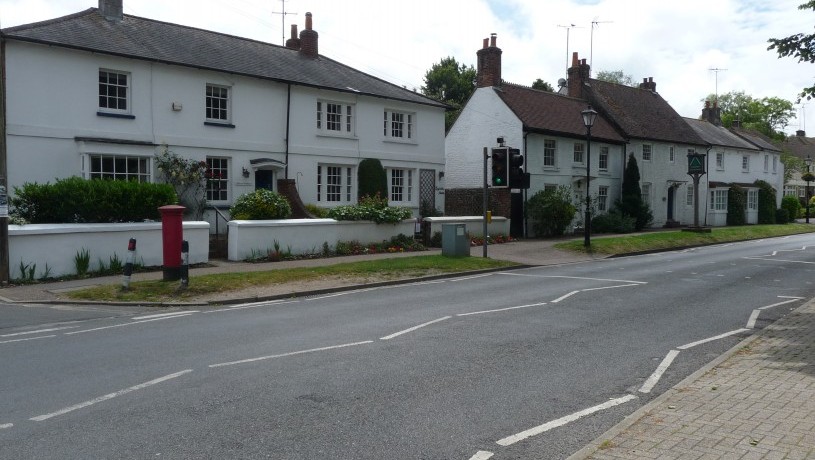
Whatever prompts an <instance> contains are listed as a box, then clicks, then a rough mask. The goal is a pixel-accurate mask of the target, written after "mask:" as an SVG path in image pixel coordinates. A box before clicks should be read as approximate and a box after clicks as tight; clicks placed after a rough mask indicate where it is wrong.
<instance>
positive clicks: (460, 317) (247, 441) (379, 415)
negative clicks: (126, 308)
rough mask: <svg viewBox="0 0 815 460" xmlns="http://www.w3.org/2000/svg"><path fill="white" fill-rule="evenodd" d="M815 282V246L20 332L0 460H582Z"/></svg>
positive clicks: (4, 404) (1, 342) (8, 364)
mask: <svg viewBox="0 0 815 460" xmlns="http://www.w3.org/2000/svg"><path fill="white" fill-rule="evenodd" d="M808 245H812V246H813V247H812V248H808V247H807V246H808ZM813 269H815V239H814V238H813V237H812V236H811V235H803V236H791V237H785V238H779V239H768V240H763V241H753V242H744V243H736V244H728V245H719V246H712V247H706V248H700V249H696V250H687V251H678V252H667V253H659V254H653V255H646V256H637V257H627V258H618V259H607V260H603V261H598V262H589V263H581V264H573V265H565V266H552V267H542V268H531V269H524V270H515V271H506V272H497V273H493V274H488V275H480V276H472V277H460V278H453V279H447V280H439V281H435V282H429V283H413V284H406V285H399V286H392V287H387V288H376V289H370V290H360V291H354V292H347V293H339V294H333V295H324V296H318V297H312V298H305V299H296V300H290V301H277V302H268V303H259V304H246V305H238V306H231V307H222V308H217V309H216V308H213V309H197V310H186V311H174V312H168V313H158V314H155V313H147V314H143V315H136V316H113V317H108V318H96V319H93V320H87V321H71V322H64V323H57V324H48V325H44V326H43V327H42V328H40V329H33V330H32V329H31V328H30V327H28V328H19V329H14V328H10V329H9V328H7V329H3V330H2V332H0V366H2V369H3V372H2V378H0V394H2V395H3V397H2V398H0V446H2V447H0V458H14V459H18V458H60V459H63V458H82V459H88V458H275V459H317V458H342V459H479V460H483V459H487V458H493V459H509V458H530V459H532V458H535V459H538V458H565V457H568V456H569V455H570V454H571V453H573V452H575V451H577V450H578V449H580V448H581V447H583V446H584V445H585V444H587V443H588V442H590V441H591V440H593V439H594V438H596V437H597V436H598V435H600V434H601V433H603V432H604V431H606V430H607V429H608V428H610V427H611V426H613V425H614V424H616V423H617V422H619V421H620V420H621V419H622V418H623V417H625V416H626V415H628V414H630V413H632V412H633V411H635V410H636V409H637V408H639V407H641V406H642V405H644V404H646V403H647V402H648V401H649V400H651V399H652V398H654V397H656V396H657V395H659V394H660V393H662V392H664V391H665V390H666V389H668V388H670V387H671V386H673V385H675V384H676V383H677V382H679V381H680V380H681V379H682V378H684V377H685V376H687V375H689V374H690V373H692V372H693V371H695V370H696V369H698V368H700V367H701V366H703V365H704V364H705V363H707V362H709V361H710V360H711V359H713V358H714V357H716V356H718V355H719V354H721V353H722V352H724V351H725V350H727V349H729V348H730V347H732V346H733V345H735V344H736V343H737V342H738V341H739V340H740V339H742V338H743V337H745V336H746V335H748V334H750V333H751V330H752V329H758V328H761V327H764V326H765V325H766V324H768V322H771V321H773V320H775V319H777V318H778V317H780V316H781V315H783V314H785V313H787V312H788V311H790V309H792V308H795V307H797V306H799V305H800V304H801V302H803V300H804V299H808V298H810V297H812V296H813V295H815V286H813V284H812V282H813ZM2 311H5V308H4V309H3V310H2ZM0 314H3V313H0ZM22 322H24V321H22ZM37 330H39V331H40V332H36V331H37Z"/></svg>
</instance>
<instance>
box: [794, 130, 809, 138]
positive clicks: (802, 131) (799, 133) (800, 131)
mask: <svg viewBox="0 0 815 460" xmlns="http://www.w3.org/2000/svg"><path fill="white" fill-rule="evenodd" d="M795 135H796V136H798V137H806V135H807V133H806V131H804V130H803V129H799V130H798V131H795Z"/></svg>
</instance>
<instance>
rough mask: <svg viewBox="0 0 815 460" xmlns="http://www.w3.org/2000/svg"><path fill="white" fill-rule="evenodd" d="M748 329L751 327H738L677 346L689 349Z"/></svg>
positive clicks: (681, 348)
mask: <svg viewBox="0 0 815 460" xmlns="http://www.w3.org/2000/svg"><path fill="white" fill-rule="evenodd" d="M746 331H749V329H736V330H735V331H730V332H725V333H724V334H719V335H717V336H715V337H709V338H707V339H702V340H699V341H697V342H691V343H688V344H685V345H682V346H681V347H676V348H678V349H680V350H687V349H688V348H693V347H695V346H697V345H701V344H703V343H708V342H713V341H714V340H719V339H723V338H725V337H730V336H731V335H736V334H740V333H742V332H746Z"/></svg>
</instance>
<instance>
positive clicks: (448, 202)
mask: <svg viewBox="0 0 815 460" xmlns="http://www.w3.org/2000/svg"><path fill="white" fill-rule="evenodd" d="M509 195H510V194H509V189H507V188H495V189H490V191H489V202H488V206H487V207H488V209H490V210H491V211H492V215H493V216H502V217H506V218H509V217H510V210H511V209H512V208H511V201H510V196H509ZM483 203H484V190H483V189H480V188H454V189H446V190H445V191H444V215H445V216H481V215H483V214H484V208H483Z"/></svg>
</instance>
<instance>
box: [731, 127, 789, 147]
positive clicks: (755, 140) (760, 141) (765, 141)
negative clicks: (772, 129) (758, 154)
mask: <svg viewBox="0 0 815 460" xmlns="http://www.w3.org/2000/svg"><path fill="white" fill-rule="evenodd" d="M730 131H733V132H734V133H735V134H736V135H738V136H740V137H742V138H743V139H745V140H747V142H750V143H751V144H754V145H756V146H757V147H758V148H760V149H762V150H769V151H772V152H780V151H781V148H780V147H778V146H777V145H775V144H773V141H772V140H771V139H770V138H769V137H767V136H765V135H763V134H761V133H759V132H756V131H752V130H747V129H744V128H730Z"/></svg>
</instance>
